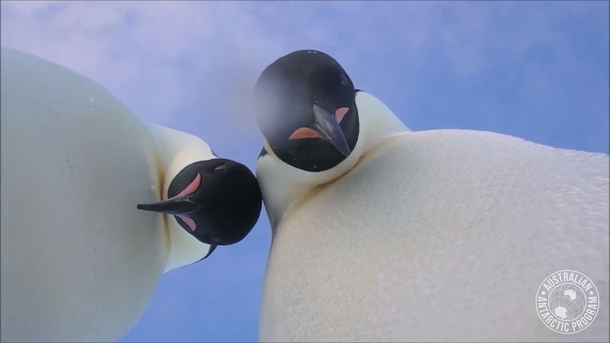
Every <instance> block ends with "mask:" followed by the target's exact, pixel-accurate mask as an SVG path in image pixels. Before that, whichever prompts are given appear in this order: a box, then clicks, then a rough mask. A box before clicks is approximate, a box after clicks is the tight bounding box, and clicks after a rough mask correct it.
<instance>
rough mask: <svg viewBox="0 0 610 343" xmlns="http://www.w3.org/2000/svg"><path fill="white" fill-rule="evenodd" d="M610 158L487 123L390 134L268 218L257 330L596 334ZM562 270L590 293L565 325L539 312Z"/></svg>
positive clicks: (359, 335) (341, 334) (313, 335)
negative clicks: (574, 321)
mask: <svg viewBox="0 0 610 343" xmlns="http://www.w3.org/2000/svg"><path fill="white" fill-rule="evenodd" d="M608 169H609V164H608V156H607V155H603V154H592V153H582V152H575V151H570V150H561V149H553V148H549V147H545V146H541V145H537V144H533V143H530V142H526V141H523V140H520V139H516V138H512V137H508V136H503V135H497V134H492V133H487V132H474V131H458V130H455V131H454V130H442V131H427V132H413V133H405V134H402V135H399V136H395V137H393V138H390V139H388V140H387V142H385V143H384V144H382V145H381V146H379V147H376V148H374V149H373V150H372V151H369V152H368V153H367V154H366V155H365V156H364V157H363V159H362V160H361V161H360V162H359V163H358V164H357V165H356V166H355V167H354V168H353V169H352V170H351V171H350V172H349V173H348V174H347V175H345V176H343V177H342V178H340V179H339V180H337V181H335V182H334V183H332V184H330V185H327V186H321V187H320V189H317V190H314V191H312V192H311V194H312V195H311V196H307V197H306V198H304V199H302V200H301V201H300V203H299V204H298V205H297V206H296V207H294V210H293V211H292V212H289V213H288V214H287V215H286V217H284V219H283V220H282V222H281V224H280V225H279V226H278V227H277V228H276V230H275V235H274V238H273V245H272V249H271V253H270V257H269V261H270V262H269V265H268V270H267V278H266V280H265V288H264V295H263V297H264V299H265V301H264V302H263V308H262V312H261V333H260V338H261V341H265V342H271V341H276V342H277V341H318V342H321V341H328V340H332V341H472V340H476V341H486V340H489V341H494V340H495V341H497V340H498V338H500V339H506V340H510V341H526V340H537V341H574V340H578V341H591V340H595V341H600V340H601V341H603V340H605V341H607V340H608V330H607V329H608V302H609V300H610V299H608V298H607V294H608V268H609V264H608V254H609V252H608V229H609V226H608V222H609V218H608V213H609V205H608V192H609V190H608ZM561 269H574V270H577V271H580V272H583V273H584V274H586V275H587V276H589V277H590V278H591V280H592V281H593V282H594V283H595V284H596V285H597V288H598V290H599V294H600V296H601V299H600V304H601V306H602V308H601V309H600V312H599V314H598V315H597V318H596V320H595V322H593V324H592V325H591V327H589V328H588V329H586V330H584V331H583V332H580V333H578V334H576V335H559V334H557V333H555V332H553V331H551V330H549V329H548V328H547V327H545V326H544V325H543V324H542V322H541V321H540V319H539V318H538V315H537V313H536V308H535V302H534V299H535V294H536V290H537V287H538V286H539V284H540V283H541V282H542V281H543V280H544V279H545V278H546V276H548V275H549V274H550V273H553V272H555V271H558V270H561Z"/></svg>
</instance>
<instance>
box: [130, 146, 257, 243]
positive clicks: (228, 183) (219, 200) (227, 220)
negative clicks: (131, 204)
mask: <svg viewBox="0 0 610 343" xmlns="http://www.w3.org/2000/svg"><path fill="white" fill-rule="evenodd" d="M167 197H168V199H167V200H165V201H161V202H157V203H154V204H140V205H138V206H137V208H138V209H140V210H145V211H152V212H159V213H166V214H171V215H174V216H175V217H176V221H177V222H178V223H179V224H180V226H181V227H182V228H184V229H185V230H186V231H187V232H188V233H190V234H191V235H193V236H194V237H195V238H197V239H198V240H199V241H201V242H203V243H206V244H209V245H211V246H212V247H213V248H214V247H216V246H217V245H231V244H235V243H237V242H239V241H241V240H242V239H244V237H246V236H247V235H248V233H249V232H250V231H251V230H252V228H253V227H254V225H255V224H256V222H257V221H258V218H259V215H260V212H261V206H262V195H261V191H260V188H259V185H258V182H257V180H256V177H255V176H254V174H253V173H252V172H251V171H250V169H248V167H246V166H245V165H243V164H240V163H238V162H235V161H232V160H228V159H223V158H215V159H211V160H207V161H198V162H194V163H192V164H190V165H188V166H186V167H185V168H184V169H182V170H181V171H180V172H179V173H178V174H177V175H176V176H175V177H174V179H173V180H172V181H171V183H170V185H169V188H168V190H167Z"/></svg>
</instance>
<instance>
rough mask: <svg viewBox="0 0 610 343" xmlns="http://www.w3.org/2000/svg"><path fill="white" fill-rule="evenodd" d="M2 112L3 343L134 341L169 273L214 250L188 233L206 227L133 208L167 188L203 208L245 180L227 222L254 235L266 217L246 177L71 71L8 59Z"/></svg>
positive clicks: (14, 56) (30, 59)
mask: <svg viewBox="0 0 610 343" xmlns="http://www.w3.org/2000/svg"><path fill="white" fill-rule="evenodd" d="M1 101H2V104H1V120H2V122H1V130H2V132H1V157H2V163H1V173H0V175H1V197H2V198H1V203H2V216H1V226H0V232H1V235H2V236H1V245H2V246H1V248H2V249H1V263H2V273H1V278H2V292H1V303H0V304H1V312H2V327H1V332H0V334H1V340H2V341H3V342H4V341H6V342H17V341H43V342H51V341H54V342H55V341H57V342H82V341H95V342H109V341H116V340H118V339H119V338H121V336H123V335H124V334H126V333H127V331H128V330H129V329H130V328H131V327H132V326H133V325H134V324H135V323H136V321H137V320H138V319H139V317H140V316H141V315H142V313H143V312H144V309H145V307H146V306H147V304H148V302H149V301H150V299H151V298H152V295H153V292H154V290H155V289H156V287H157V283H158V281H159V278H160V277H161V275H162V274H163V272H164V271H167V270H170V269H174V268H177V267H180V266H183V265H186V264H190V263H194V262H197V261H198V260H201V259H202V258H204V257H206V256H207V255H209V253H211V251H213V248H214V247H215V245H214V246H212V245H210V244H206V243H204V242H203V240H205V237H203V236H200V237H199V236H198V238H195V236H196V235H200V234H201V235H203V234H205V230H203V229H201V228H199V226H197V227H195V226H194V225H196V223H197V222H196V221H197V220H200V219H201V218H203V217H198V218H196V219H195V220H194V221H190V222H189V223H193V226H192V227H190V226H187V225H186V224H185V223H186V222H183V223H178V222H177V221H176V219H174V218H173V217H169V218H168V217H166V216H164V215H159V214H152V213H148V212H144V211H140V210H138V209H137V208H136V205H138V204H141V203H146V202H148V203H152V202H155V201H159V200H160V199H163V198H165V197H166V195H165V193H166V192H167V193H168V194H169V192H170V190H171V188H172V186H171V184H174V183H175V184H176V185H177V186H175V187H174V188H175V190H174V193H177V192H178V191H179V190H180V189H181V188H180V187H179V186H181V184H183V185H188V184H189V183H190V185H189V186H188V187H186V188H185V190H184V191H183V192H182V193H181V194H182V195H183V197H181V196H176V197H175V199H178V200H181V199H184V197H186V198H189V199H190V200H189V201H190V202H191V203H197V201H198V199H199V198H201V194H203V193H206V192H208V193H210V192H217V191H218V189H214V188H218V187H221V188H222V187H223V186H222V185H223V184H224V183H223V182H222V181H223V180H222V179H219V178H221V177H223V175H228V176H233V177H235V176H237V177H238V178H239V179H240V180H243V181H241V182H234V181H231V183H232V185H235V187H234V188H233V189H231V194H239V192H240V190H241V191H242V193H243V194H242V195H244V196H243V199H246V200H243V199H238V201H241V202H240V204H239V206H242V207H240V209H241V210H243V211H242V212H240V213H237V212H236V213H234V214H232V215H231V217H235V218H238V219H241V220H242V222H243V224H245V225H246V226H247V225H250V224H252V225H254V224H253V223H252V219H253V218H256V219H257V218H258V212H260V206H261V205H260V191H259V190H258V186H257V184H256V180H255V178H254V175H253V174H252V173H251V172H250V171H249V170H247V168H246V167H245V166H241V167H240V166H238V165H237V163H235V162H233V161H230V160H225V159H218V158H216V156H215V155H214V154H213V153H212V152H211V150H210V148H209V146H207V144H206V143H205V142H203V141H202V140H200V139H199V138H197V137H194V136H192V135H189V134H186V133H183V132H179V131H175V130H171V129H169V128H164V127H161V126H158V125H156V124H150V125H149V124H147V123H145V122H143V121H141V120H140V119H138V118H137V117H135V116H134V115H133V114H132V113H131V112H130V111H129V110H128V109H127V108H126V107H125V106H124V105H122V104H121V103H120V102H119V101H118V100H117V99H116V98H114V97H113V96H112V95H111V94H110V93H108V92H107V91H105V90H104V89H103V88H102V87H101V86H99V85H98V84H96V83H94V82H92V81H91V80H89V79H87V78H85V77H83V76H81V75H78V74H76V73H74V72H72V71H70V70H68V69H65V68H63V67H60V66H58V65H56V64H53V63H51V62H48V61H45V60H43V59H40V58H37V57H34V56H31V55H28V54H25V53H22V52H18V51H15V50H11V49H5V48H2V98H1ZM196 161H198V162H196ZM193 162H195V163H193ZM189 164H190V165H189ZM187 165H189V167H187V168H185V169H183V170H182V171H181V170H180V169H181V168H184V167H186V166H187ZM193 165H194V166H195V167H197V168H199V169H197V168H194V167H193ZM189 168H190V169H189ZM187 169H188V170H187ZM185 170H187V172H186V173H185V172H184V171H185ZM189 173H190V174H192V175H187V174H189ZM197 173H198V174H197ZM214 173H216V174H214ZM212 174H214V175H217V176H218V177H217V178H215V177H216V176H214V175H212ZM181 175H183V176H184V175H186V177H187V178H186V179H185V178H184V177H182V178H181ZM194 175H198V176H197V178H195V181H198V182H199V184H200V185H203V187H198V188H197V187H195V186H198V185H199V184H195V181H193V177H194ZM189 176H193V177H190V178H188V177H189ZM208 179H213V180H215V182H210V181H208ZM170 182H171V184H170ZM168 187H169V188H170V190H168ZM227 188H229V187H227ZM187 190H188V192H186V191H187ZM220 191H222V189H221V190H220ZM187 193H188V194H187ZM246 193H247V194H246ZM210 194H211V193H210ZM168 197H169V196H168ZM231 200H232V199H228V200H227V199H223V200H222V201H220V200H219V201H218V202H217V203H218V204H220V205H219V206H228V204H229V203H230V201H231ZM170 202H171V201H170ZM167 203H168V201H165V202H164V203H163V204H161V206H160V205H159V204H158V203H157V204H152V205H138V206H142V209H148V210H150V208H152V210H154V211H156V210H159V209H161V210H163V208H164V207H163V206H168V205H167ZM170 205H171V204H170ZM138 208H140V207H138ZM257 208H258V209H257ZM248 209H249V210H251V211H248ZM174 213H178V212H176V211H174ZM193 213H195V212H193ZM198 214H199V213H198ZM189 215H190V214H189ZM220 215H222V214H219V216H220ZM242 215H243V216H242ZM213 216H214V215H213V214H212V215H211V217H213ZM246 217H247V218H246ZM183 218H185V219H183V220H186V221H188V220H189V219H188V218H186V217H183ZM213 219H214V220H215V221H214V223H215V224H219V223H220V224H222V220H218V219H219V218H218V217H214V218H213ZM220 219H226V217H225V218H220ZM255 221H256V220H254V222H255ZM187 224H188V223H187ZM189 225H190V224H189ZM181 226H182V227H181ZM185 226H187V227H185ZM211 226H214V225H211ZM227 226H229V225H227ZM233 228H234V227H227V228H226V229H227V230H229V229H233ZM250 228H251V227H250ZM195 229H197V230H195ZM238 229H239V230H241V231H240V232H241V233H242V234H243V232H244V231H243V230H246V232H247V231H249V229H247V228H245V227H243V226H242V227H239V228H238ZM170 236H171V239H170ZM201 237H203V238H201ZM215 237H216V238H218V237H219V236H218V235H216V236H215ZM200 238H201V239H200ZM202 239H203V240H202ZM230 239H231V241H230V242H228V241H222V239H218V240H217V241H218V242H220V243H218V244H219V245H222V244H225V243H232V242H234V241H235V236H233V237H231V238H230ZM215 242H216V241H215Z"/></svg>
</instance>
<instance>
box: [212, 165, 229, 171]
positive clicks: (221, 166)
mask: <svg viewBox="0 0 610 343" xmlns="http://www.w3.org/2000/svg"><path fill="white" fill-rule="evenodd" d="M225 169H227V164H226V163H223V164H221V165H219V166H218V167H216V168H214V170H215V171H223V170H225Z"/></svg>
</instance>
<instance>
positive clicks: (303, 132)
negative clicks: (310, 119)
mask: <svg viewBox="0 0 610 343" xmlns="http://www.w3.org/2000/svg"><path fill="white" fill-rule="evenodd" d="M319 137H320V134H319V133H318V132H317V131H316V130H314V129H310V128H308V127H301V128H298V129H296V130H295V131H294V132H293V133H292V134H291V135H290V137H288V139H302V138H319Z"/></svg>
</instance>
